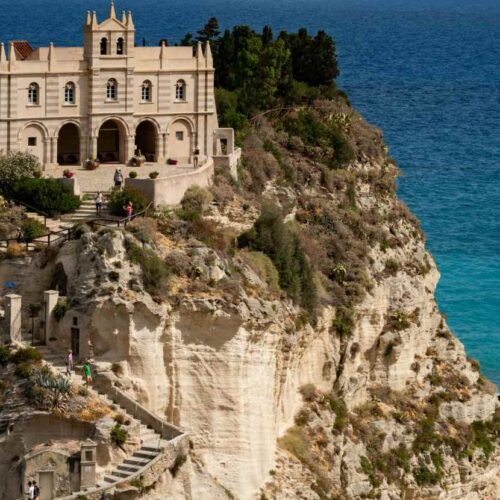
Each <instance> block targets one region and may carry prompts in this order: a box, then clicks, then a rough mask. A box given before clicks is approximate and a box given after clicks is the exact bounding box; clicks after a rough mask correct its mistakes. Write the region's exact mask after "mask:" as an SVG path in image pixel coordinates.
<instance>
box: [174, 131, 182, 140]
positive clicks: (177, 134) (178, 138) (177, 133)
mask: <svg viewBox="0 0 500 500" xmlns="http://www.w3.org/2000/svg"><path fill="white" fill-rule="evenodd" d="M175 138H176V139H177V140H178V141H183V140H184V132H176V133H175Z"/></svg>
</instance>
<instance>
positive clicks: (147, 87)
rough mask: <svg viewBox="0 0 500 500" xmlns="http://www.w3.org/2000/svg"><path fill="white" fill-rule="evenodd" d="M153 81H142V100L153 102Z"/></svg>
mask: <svg viewBox="0 0 500 500" xmlns="http://www.w3.org/2000/svg"><path fill="white" fill-rule="evenodd" d="M151 87H152V85H151V82H150V81H149V80H146V81H145V82H143V83H142V87H141V101H142V102H151Z"/></svg>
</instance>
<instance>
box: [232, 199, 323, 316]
mask: <svg viewBox="0 0 500 500" xmlns="http://www.w3.org/2000/svg"><path fill="white" fill-rule="evenodd" d="M238 243H239V245H240V247H248V248H250V249H251V250H255V251H260V252H263V253H265V254H266V255H267V256H268V257H269V258H270V259H271V260H272V261H273V264H274V265H275V267H276V269H277V270H278V274H279V282H280V286H281V288H282V289H283V290H285V291H286V292H287V293H288V295H289V296H290V298H292V299H293V300H294V301H295V302H297V303H299V304H300V305H301V306H302V307H303V308H304V309H305V310H306V311H307V312H308V313H309V315H310V318H311V319H313V320H314V319H315V311H316V305H317V292H316V285H315V282H314V276H313V271H312V268H311V265H310V263H309V259H308V258H307V256H306V254H305V252H304V250H303V249H302V246H301V244H300V240H299V237H298V235H297V234H296V233H295V232H294V231H292V230H291V229H290V227H289V226H288V225H286V224H285V223H284V221H283V216H282V214H281V211H280V209H279V208H278V207H276V206H273V205H268V206H265V207H264V208H263V209H262V212H261V214H260V217H259V218H258V219H257V220H256V221H255V224H254V226H253V228H252V229H251V230H250V231H248V232H246V233H244V234H242V235H241V236H240V237H239V238H238Z"/></svg>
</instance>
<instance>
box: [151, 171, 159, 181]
mask: <svg viewBox="0 0 500 500" xmlns="http://www.w3.org/2000/svg"><path fill="white" fill-rule="evenodd" d="M159 175H160V173H159V172H156V171H155V172H150V173H149V178H150V179H156V178H157V177H158V176H159Z"/></svg>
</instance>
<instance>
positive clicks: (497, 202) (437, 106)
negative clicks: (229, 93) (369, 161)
mask: <svg viewBox="0 0 500 500" xmlns="http://www.w3.org/2000/svg"><path fill="white" fill-rule="evenodd" d="M108 5H109V4H108V2H107V0H106V1H104V0H71V2H68V1H67V0H16V1H12V0H0V8H1V10H0V12H1V18H0V40H2V41H4V42H7V41H8V40H9V39H24V38H26V39H28V40H30V41H31V42H32V43H33V44H34V45H39V44H43V45H47V44H48V43H49V42H51V41H53V42H54V43H55V44H56V45H75V44H81V26H82V23H83V20H84V12H85V11H86V10H87V9H91V10H94V9H95V10H97V11H98V14H99V19H101V20H102V19H103V17H104V15H105V14H106V13H107V9H108ZM122 8H125V9H131V10H133V12H134V21H135V24H136V29H137V41H138V43H141V41H142V38H143V37H144V38H145V39H146V42H147V43H148V44H155V45H156V44H157V43H158V40H159V39H161V38H164V37H166V38H168V39H169V40H170V42H171V43H173V42H175V41H176V40H178V39H179V38H180V37H181V36H182V35H183V34H184V33H185V32H187V31H193V30H196V29H198V28H199V27H201V26H202V25H203V24H204V22H205V21H206V20H207V19H208V17H209V16H212V15H215V16H216V17H217V18H218V19H219V21H220V23H221V25H222V27H231V26H232V25H234V24H237V23H241V24H243V23H244V24H250V25H252V26H253V27H255V28H256V29H260V28H261V27H262V26H264V25H265V24H270V25H271V26H272V27H273V28H274V29H275V31H276V32H278V31H279V30H280V29H288V30H294V29H297V28H299V27H301V26H305V27H307V28H310V29H311V30H317V29H325V30H327V31H328V32H330V33H331V34H333V36H334V37H335V39H336V41H337V47H338V52H339V57H340V66H341V70H342V76H341V78H340V85H341V86H342V87H343V88H345V90H347V92H348V93H349V95H350V97H351V100H352V102H353V104H354V105H355V106H356V107H357V108H358V109H359V110H360V111H361V112H362V113H363V114H364V116H365V117H366V118H367V119H368V120H369V121H371V122H372V123H374V124H376V125H378V126H380V127H381V128H382V129H383V130H384V132H385V137H386V141H387V143H388V145H389V146H390V150H391V155H392V156H393V157H394V158H396V159H397V160H398V162H399V164H400V166H401V168H402V170H403V173H404V176H403V177H402V178H401V180H400V195H401V196H402V198H403V199H404V200H405V201H406V202H407V203H408V204H409V206H410V207H411V208H412V210H413V211H414V212H415V213H416V214H417V215H418V216H419V218H420V220H421V222H422V226H423V228H424V230H425V232H426V234H427V241H428V246H429V248H430V250H431V251H432V253H433V255H434V257H435V258H436V260H437V262H438V265H439V268H440V271H441V273H442V278H441V282H440V284H439V288H438V302H439V305H440V307H441V309H442V311H444V312H445V313H446V315H447V317H448V322H449V324H450V326H451V328H452V329H453V331H454V332H455V333H456V334H457V335H458V336H459V337H460V338H461V340H462V341H463V342H464V343H465V345H466V348H467V351H468V353H469V355H470V356H472V357H474V358H477V359H478V360H479V361H480V362H481V365H482V367H483V370H484V372H485V374H486V375H487V376H488V377H490V378H491V379H493V380H494V381H496V382H497V383H498V384H500V326H499V321H498V317H497V314H500V2H499V1H498V0H273V1H269V0H245V1H243V0H165V1H158V0H127V1H126V2H123V3H122V2H121V1H120V2H118V3H117V10H118V11H120V10H121V9H122Z"/></svg>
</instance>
